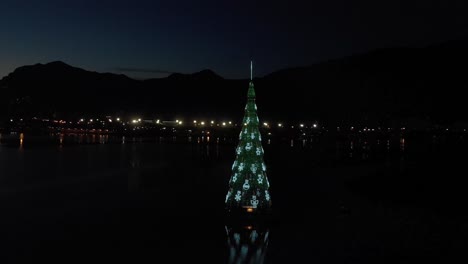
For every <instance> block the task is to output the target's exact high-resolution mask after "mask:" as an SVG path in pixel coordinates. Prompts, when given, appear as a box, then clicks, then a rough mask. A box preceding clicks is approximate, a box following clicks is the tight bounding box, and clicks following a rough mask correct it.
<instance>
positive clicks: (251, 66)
mask: <svg viewBox="0 0 468 264" xmlns="http://www.w3.org/2000/svg"><path fill="white" fill-rule="evenodd" d="M252 72H253V62H252V60H250V80H251V81H252V75H253V74H252Z"/></svg>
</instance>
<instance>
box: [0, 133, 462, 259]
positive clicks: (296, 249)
mask: <svg viewBox="0 0 468 264" xmlns="http://www.w3.org/2000/svg"><path fill="white" fill-rule="evenodd" d="M15 137H17V138H18V140H16V141H15V140H13V141H11V138H15ZM20 137H21V138H22V139H23V141H22V142H21V144H20V141H19V139H20ZM28 140H29V139H28V137H27V136H20V135H15V136H5V135H3V136H2V137H1V138H0V206H1V207H0V209H1V211H0V212H1V213H0V215H1V216H0V232H1V238H0V241H1V242H2V247H1V248H0V256H1V258H2V259H3V260H5V263H18V262H29V263H33V262H39V261H46V262H51V261H54V262H56V261H57V262H61V263H74V262H76V263H78V262H79V263H112V262H114V263H115V262H127V263H140V262H142V263H143V262H144V263H147V262H153V263H159V262H163V263H166V260H165V259H166V258H169V259H170V260H171V262H185V263H187V262H189V263H229V262H233V263H236V262H239V263H242V262H247V263H248V261H251V262H252V263H261V262H265V263H382V262H387V263H414V262H422V261H428V260H432V261H438V262H441V263H447V262H451V261H454V260H458V259H460V258H462V259H463V260H466V258H467V257H466V256H465V252H467V250H468V214H467V213H466V211H467V208H468V205H467V201H468V199H467V197H468V192H466V188H467V183H468V181H467V180H466V179H465V178H466V177H468V173H467V171H466V164H467V158H468V154H467V148H468V144H466V141H465V138H464V137H463V136H459V135H453V136H440V135H439V136H432V135H431V136H419V137H414V138H411V137H409V136H408V137H405V138H403V137H397V138H388V139H377V138H358V139H352V140H351V139H340V140H337V139H336V138H315V139H312V140H310V139H308V140H307V141H294V142H292V145H291V142H287V144H286V143H282V144H279V143H275V142H272V143H271V144H268V143H267V142H264V148H265V153H266V156H265V159H266V164H267V172H268V177H269V179H270V183H271V194H272V201H273V205H274V208H273V210H274V221H273V222H272V223H270V224H269V225H267V226H244V227H240V228H237V227H233V226H231V225H230V224H227V223H226V221H225V219H224V217H223V205H224V198H225V194H226V188H227V182H228V179H229V176H230V168H231V165H232V162H233V160H234V148H235V145H234V144H233V143H229V142H228V141H223V140H220V141H219V143H217V140H214V139H212V140H211V142H210V143H207V142H206V141H203V140H200V141H199V140H198V139H193V140H192V139H190V141H191V142H188V141H189V140H188V139H187V140H173V139H159V138H158V139H153V140H147V139H142V138H136V139H124V140H122V138H113V139H112V138H111V139H109V138H98V139H96V138H95V139H94V141H93V139H88V138H82V139H81V141H80V142H77V140H79V139H76V138H75V139H69V138H62V140H60V138H56V137H54V140H53V143H51V142H50V141H47V140H45V141H44V140H37V141H36V143H37V142H41V143H40V144H39V143H38V144H28ZM31 141H34V140H31ZM12 142H13V143H12ZM44 142H46V143H44ZM57 142H59V143H58V144H56V143H57ZM60 142H61V143H62V144H60ZM67 142H72V143H73V142H74V143H76V144H68V143H67ZM85 143H86V144H85ZM87 143H96V144H87Z"/></svg>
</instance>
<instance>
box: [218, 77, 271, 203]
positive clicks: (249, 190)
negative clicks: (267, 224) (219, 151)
mask: <svg viewBox="0 0 468 264" xmlns="http://www.w3.org/2000/svg"><path fill="white" fill-rule="evenodd" d="M258 127H259V120H258V116H257V106H256V105H255V90H254V84H253V82H252V81H251V82H250V83H249V90H248V93H247V105H246V106H245V115H244V119H243V126H242V130H241V132H240V134H239V145H238V146H237V148H236V154H237V156H236V160H235V161H234V164H233V165H232V175H231V178H230V180H229V190H228V192H227V194H226V205H227V207H228V208H243V209H246V210H247V211H248V212H253V211H254V210H257V209H268V208H270V206H271V198H270V193H269V191H268V188H269V187H270V183H269V182H268V178H267V174H266V165H265V163H264V161H263V154H264V152H263V147H262V136H261V134H260V131H259V129H258Z"/></svg>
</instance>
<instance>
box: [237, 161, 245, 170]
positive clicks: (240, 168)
mask: <svg viewBox="0 0 468 264" xmlns="http://www.w3.org/2000/svg"><path fill="white" fill-rule="evenodd" d="M237 169H238V170H239V171H243V170H244V163H243V162H241V164H240V165H239V167H238V168H237Z"/></svg>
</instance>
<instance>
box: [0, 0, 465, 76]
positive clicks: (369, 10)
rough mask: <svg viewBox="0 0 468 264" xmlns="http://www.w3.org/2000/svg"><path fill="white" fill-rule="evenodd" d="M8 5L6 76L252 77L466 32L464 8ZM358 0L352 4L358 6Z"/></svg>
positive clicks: (1, 15) (3, 10)
mask: <svg viewBox="0 0 468 264" xmlns="http://www.w3.org/2000/svg"><path fill="white" fill-rule="evenodd" d="M95 2H98V1H96V0H91V1H85V0H81V1H62V0H60V1H47V0H41V1H17V0H14V1H1V2H0V78H1V77H3V76H5V75H6V74H8V73H9V72H11V71H12V70H14V69H15V68H16V67H18V66H22V65H28V64H35V63H47V62H50V61H55V60H62V61H64V62H66V63H68V64H71V65H73V66H77V67H81V68H85V69H88V70H94V71H100V72H115V73H124V74H127V75H129V76H131V77H135V78H149V77H162V76H166V75H167V74H168V73H170V72H182V73H192V72H196V71H200V70H203V69H206V68H209V69H212V70H214V71H215V72H217V73H218V74H220V75H221V76H223V77H226V78H247V77H248V75H249V60H250V58H251V57H253V59H254V61H255V73H256V75H257V76H262V75H265V74H268V73H270V72H272V71H275V70H279V69H282V68H287V67H294V66H303V65H310V64H313V63H316V62H320V61H323V60H327V59H331V58H339V57H343V56H347V55H351V54H355V53H360V52H365V51H369V50H373V49H376V48H382V47H393V46H409V45H410V46H424V45H427V44H431V43H437V42H441V41H446V40H450V39H457V38H460V37H463V36H467V35H468V19H467V17H468V16H467V15H466V14H468V4H467V3H465V2H466V0H459V1H429V0H425V1H422V0H421V1H420V0H416V1H415V0H411V1H409V0H406V1H404V0H403V1H400V0H391V1H375V0H372V1H349V0H341V1H338V0H327V1H323V0H322V1H292V0H289V1H281V2H274V1H239V0H235V1H220V0H217V1H169V0H166V1H154V0H153V1H116V0H113V1H99V3H95ZM351 2H352V3H351Z"/></svg>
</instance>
